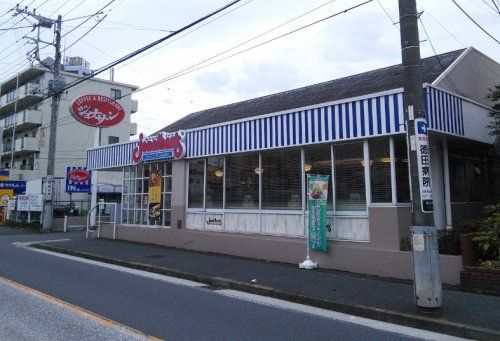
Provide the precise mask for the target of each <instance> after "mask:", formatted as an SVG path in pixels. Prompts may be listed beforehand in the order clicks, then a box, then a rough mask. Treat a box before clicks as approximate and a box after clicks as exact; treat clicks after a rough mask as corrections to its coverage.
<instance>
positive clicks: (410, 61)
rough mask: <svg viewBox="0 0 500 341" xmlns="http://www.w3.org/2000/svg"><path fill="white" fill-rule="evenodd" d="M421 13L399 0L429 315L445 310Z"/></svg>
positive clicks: (422, 288)
mask: <svg viewBox="0 0 500 341" xmlns="http://www.w3.org/2000/svg"><path fill="white" fill-rule="evenodd" d="M417 19H418V13H417V6H416V2H415V0H399V22H400V28H401V56H402V65H403V86H404V96H405V100H406V106H407V107H406V108H405V122H406V131H407V144H408V146H409V148H408V154H409V155H408V156H409V169H410V186H411V189H410V190H411V198H412V200H411V202H412V212H411V214H412V227H411V232H412V234H411V236H412V249H413V266H414V288H415V303H416V305H417V307H418V308H419V309H420V310H422V311H426V312H430V313H435V312H439V311H440V309H441V305H442V301H441V278H440V270H439V248H438V244H437V230H436V228H435V227H434V226H433V225H434V217H433V200H432V183H431V172H430V154H429V152H430V148H429V141H428V135H427V120H426V115H425V108H424V100H423V87H422V67H421V62H420V43H419V37H418V22H417Z"/></svg>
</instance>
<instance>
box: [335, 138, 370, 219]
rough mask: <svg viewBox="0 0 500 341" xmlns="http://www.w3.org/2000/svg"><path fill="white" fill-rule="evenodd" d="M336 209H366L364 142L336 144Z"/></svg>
mask: <svg viewBox="0 0 500 341" xmlns="http://www.w3.org/2000/svg"><path fill="white" fill-rule="evenodd" d="M334 150H335V185H336V187H335V194H336V207H335V209H336V211H363V210H366V192H365V167H364V159H363V144H362V143H355V144H346V145H340V146H335V149H334Z"/></svg>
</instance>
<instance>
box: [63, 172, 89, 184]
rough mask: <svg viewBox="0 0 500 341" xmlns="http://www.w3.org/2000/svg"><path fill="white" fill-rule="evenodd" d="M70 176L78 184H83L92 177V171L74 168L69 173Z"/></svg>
mask: <svg viewBox="0 0 500 341" xmlns="http://www.w3.org/2000/svg"><path fill="white" fill-rule="evenodd" d="M68 178H69V179H70V180H71V181H73V182H76V183H77V184H82V183H84V182H87V181H88V180H89V179H90V173H89V172H87V171H86V170H83V169H73V170H72V171H70V172H69V173H68Z"/></svg>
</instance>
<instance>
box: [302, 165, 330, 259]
mask: <svg viewBox="0 0 500 341" xmlns="http://www.w3.org/2000/svg"><path fill="white" fill-rule="evenodd" d="M328 177H329V176H328V175H312V174H309V175H307V209H308V212H309V231H308V233H309V238H308V239H309V249H311V250H318V251H323V252H326V200H327V198H328Z"/></svg>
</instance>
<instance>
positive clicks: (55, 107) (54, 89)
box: [16, 5, 65, 232]
mask: <svg viewBox="0 0 500 341" xmlns="http://www.w3.org/2000/svg"><path fill="white" fill-rule="evenodd" d="M21 13H22V14H25V15H28V16H31V17H33V18H35V19H37V20H38V23H37V24H35V25H33V27H34V28H35V27H36V28H37V29H38V35H37V38H30V37H28V39H31V40H33V41H34V42H35V44H36V47H35V58H36V59H38V61H39V62H40V63H42V65H44V66H45V67H47V68H49V69H51V71H52V73H53V74H54V77H53V79H52V81H50V82H49V86H48V92H49V94H52V95H53V96H52V106H51V112H50V134H49V150H48V158H47V159H48V160H47V187H46V193H45V194H46V198H45V204H44V214H43V222H42V231H43V232H47V231H49V230H50V228H51V227H52V218H53V200H54V164H55V156H56V131H57V115H58V112H59V101H60V97H61V89H63V88H64V85H65V82H64V79H63V78H61V77H60V75H59V73H60V68H61V26H62V17H61V16H60V15H59V16H58V17H57V20H53V19H50V18H46V17H43V16H41V15H39V14H36V12H35V10H33V11H32V12H30V11H28V9H27V8H24V9H19V5H18V6H17V7H16V15H17V14H21ZM54 24H55V25H56V27H55V32H54V33H55V42H54V43H50V42H43V41H42V40H41V39H40V28H41V27H44V28H51V27H52V26H53V25H54ZM40 42H43V43H46V44H49V45H54V47H55V57H54V65H53V66H52V67H51V66H50V65H45V64H43V62H42V61H41V60H40V55H39V46H38V44H39V43H40Z"/></svg>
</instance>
